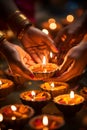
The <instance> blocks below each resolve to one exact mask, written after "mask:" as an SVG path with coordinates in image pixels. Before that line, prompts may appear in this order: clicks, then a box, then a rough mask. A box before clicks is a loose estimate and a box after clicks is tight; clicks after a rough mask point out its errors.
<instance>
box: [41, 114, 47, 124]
mask: <svg viewBox="0 0 87 130" xmlns="http://www.w3.org/2000/svg"><path fill="white" fill-rule="evenodd" d="M42 121H43V125H44V126H47V125H48V117H47V116H43V120H42Z"/></svg>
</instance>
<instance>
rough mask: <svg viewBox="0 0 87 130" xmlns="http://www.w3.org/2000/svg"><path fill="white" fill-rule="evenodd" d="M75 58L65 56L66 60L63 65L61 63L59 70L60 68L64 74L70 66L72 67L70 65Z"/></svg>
mask: <svg viewBox="0 0 87 130" xmlns="http://www.w3.org/2000/svg"><path fill="white" fill-rule="evenodd" d="M73 61H74V60H73V59H72V58H69V57H68V58H67V57H65V58H64V62H63V63H62V65H60V67H59V70H60V73H61V74H62V73H64V72H65V71H66V70H67V69H68V68H69V67H70V65H71V64H72V63H73Z"/></svg>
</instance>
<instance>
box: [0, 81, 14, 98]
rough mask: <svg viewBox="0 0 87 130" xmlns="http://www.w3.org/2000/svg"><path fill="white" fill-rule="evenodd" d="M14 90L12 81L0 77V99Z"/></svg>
mask: <svg viewBox="0 0 87 130" xmlns="http://www.w3.org/2000/svg"><path fill="white" fill-rule="evenodd" d="M13 90H14V83H13V82H12V81H11V80H9V79H0V100H4V99H5V98H6V97H7V96H8V95H9V94H10V93H11V92H12V91H13Z"/></svg>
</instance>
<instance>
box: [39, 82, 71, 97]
mask: <svg viewBox="0 0 87 130" xmlns="http://www.w3.org/2000/svg"><path fill="white" fill-rule="evenodd" d="M40 88H41V89H42V90H44V91H47V92H49V93H50V94H51V96H52V97H56V96H58V95H60V94H65V93H67V92H68V89H69V85H68V84H67V83H64V82H45V83H43V84H41V86H40Z"/></svg>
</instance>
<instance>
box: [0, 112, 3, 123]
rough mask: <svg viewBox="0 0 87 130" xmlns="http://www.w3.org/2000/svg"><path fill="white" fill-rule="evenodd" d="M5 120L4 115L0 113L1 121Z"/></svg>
mask: <svg viewBox="0 0 87 130" xmlns="http://www.w3.org/2000/svg"><path fill="white" fill-rule="evenodd" d="M2 121H3V115H2V114H1V113H0V122H2Z"/></svg>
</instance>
